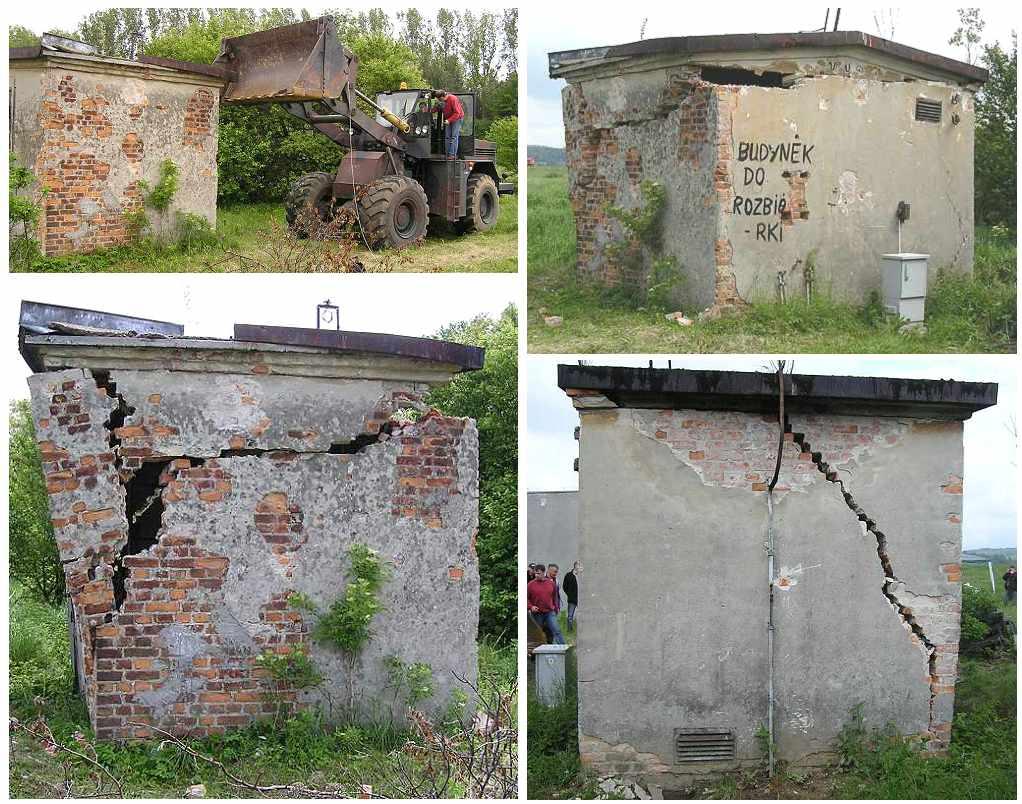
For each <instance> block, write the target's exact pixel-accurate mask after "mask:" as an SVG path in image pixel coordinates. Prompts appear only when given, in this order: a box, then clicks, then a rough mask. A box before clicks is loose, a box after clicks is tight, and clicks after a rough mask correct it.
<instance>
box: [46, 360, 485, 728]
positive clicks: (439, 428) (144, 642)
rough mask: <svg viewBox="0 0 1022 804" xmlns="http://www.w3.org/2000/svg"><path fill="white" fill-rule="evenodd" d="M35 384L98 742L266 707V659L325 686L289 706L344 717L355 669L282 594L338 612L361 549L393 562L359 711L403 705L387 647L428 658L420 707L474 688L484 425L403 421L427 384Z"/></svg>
mask: <svg viewBox="0 0 1022 804" xmlns="http://www.w3.org/2000/svg"><path fill="white" fill-rule="evenodd" d="M29 384H30V387H31V392H32V409H33V416H34V418H35V423H36V429H37V434H38V438H39V442H40V449H41V451H42V459H43V469H44V472H45V475H46V482H47V491H48V492H49V495H50V508H51V513H52V517H53V524H54V530H55V536H56V539H57V541H58V547H59V551H60V556H61V559H62V561H64V566H65V572H66V573H67V580H68V589H69V592H70V595H71V601H72V607H73V610H74V615H75V628H76V631H77V637H78V643H79V653H80V660H81V664H82V667H83V668H84V675H85V678H84V687H85V693H86V700H87V703H88V707H89V711H90V715H91V717H92V722H93V725H94V727H95V728H96V732H97V736H98V737H99V738H100V739H123V738H129V737H144V736H149V735H150V733H151V732H150V729H149V726H158V727H160V728H163V729H167V730H171V731H174V732H178V733H183V732H185V731H188V732H189V733H191V734H193V735H194V734H208V733H214V732H222V731H224V730H225V729H227V728H231V727H235V726H243V725H245V724H247V723H249V722H251V721H252V720H253V719H255V718H258V717H262V716H264V715H268V714H270V713H271V712H273V711H274V707H275V704H274V703H273V701H272V697H273V696H272V695H271V691H272V690H271V683H272V682H270V680H269V679H268V678H267V676H266V674H265V672H264V671H263V670H262V669H260V668H259V667H258V666H257V662H256V660H257V658H258V657H259V656H260V655H261V654H263V653H264V652H267V651H272V652H277V653H284V652H289V651H293V650H301V651H304V652H306V653H308V655H309V656H310V657H311V659H312V660H313V663H314V664H315V666H316V667H317V669H318V670H319V671H320V672H321V673H322V674H323V676H324V677H325V682H324V683H323V685H322V686H321V687H319V688H317V689H314V690H312V691H309V692H304V693H303V692H299V691H296V690H291V689H286V688H285V689H284V690H283V691H282V696H283V697H284V699H285V700H293V701H295V702H296V704H297V706H299V707H302V706H310V705H314V704H321V705H323V706H324V708H325V709H326V711H327V714H328V715H329V716H333V717H337V716H339V715H340V714H341V711H340V710H339V708H342V707H343V706H344V705H345V702H346V701H347V682H348V679H349V672H348V669H347V666H346V664H345V662H344V660H343V657H342V655H341V654H340V653H339V651H337V650H336V649H335V648H331V647H330V646H328V645H324V644H321V643H319V642H317V641H315V640H314V639H313V638H312V629H313V627H314V623H315V616H314V615H310V614H308V613H307V612H303V611H300V610H297V609H295V608H293V607H292V605H291V603H290V601H289V598H290V596H291V595H292V594H293V593H296V592H297V593H302V594H304V595H307V596H308V597H309V598H310V599H311V600H312V601H313V602H314V603H315V604H316V606H317V607H318V608H319V609H320V610H326V609H327V608H328V607H329V605H330V604H331V603H332V602H333V601H335V600H336V599H337V598H338V597H339V596H340V595H342V594H343V593H344V588H345V575H346V572H347V570H348V561H347V556H346V553H347V550H348V548H349V547H350V546H351V545H353V544H356V543H360V544H365V545H367V546H369V547H370V548H372V549H374V550H376V551H377V552H378V553H379V555H380V557H381V558H382V559H383V560H384V561H385V562H386V563H387V564H388V565H389V567H390V570H391V578H390V580H389V581H388V582H387V583H386V584H385V585H384V587H383V591H382V594H381V602H382V603H383V605H384V606H385V609H384V611H383V612H382V613H380V614H378V615H377V616H376V617H375V618H374V620H373V623H372V627H373V632H374V635H373V637H372V639H371V640H370V641H369V643H368V646H367V647H366V648H365V650H364V652H363V653H362V655H361V656H360V658H359V660H358V662H357V664H356V667H355V674H354V676H353V685H354V688H355V690H356V692H357V701H358V706H359V707H360V708H361V709H362V710H363V711H368V710H369V709H370V707H372V706H375V705H380V706H381V707H382V709H383V711H384V712H386V711H387V710H388V708H389V707H390V706H391V701H392V696H393V691H392V690H386V691H385V686H386V684H387V671H386V667H385V664H384V658H385V657H387V656H390V655H393V656H397V657H398V658H399V659H401V660H402V661H404V662H406V663H411V662H425V663H427V664H429V665H430V666H431V667H432V670H433V676H434V689H435V694H434V696H433V697H432V698H431V699H430V700H429V701H427V702H426V703H425V706H426V708H427V709H428V710H434V711H435V710H438V709H440V708H442V707H444V706H445V705H446V704H447V703H448V702H449V700H450V699H451V694H452V692H453V690H454V689H455V688H456V687H460V685H459V684H458V682H457V681H455V679H454V677H453V675H452V672H454V673H458V674H459V675H461V676H463V677H465V678H467V679H469V680H470V681H471V680H474V679H475V677H476V663H477V662H476V630H477V625H478V605H479V574H478V562H477V559H476V555H475V533H476V529H477V526H478V468H477V464H478V441H477V435H476V429H475V424H474V423H473V422H472V421H471V420H467V419H454V418H446V417H444V416H441V415H440V414H438V413H436V412H435V411H434V412H431V413H428V414H427V415H425V416H423V417H422V418H421V419H420V420H419V421H417V422H415V423H408V422H404V423H402V422H398V421H397V420H394V419H391V418H390V417H391V416H392V414H394V413H395V412H396V411H397V410H400V409H402V408H409V407H421V402H420V401H419V398H420V395H421V393H422V392H424V391H425V390H426V386H424V385H421V386H420V385H418V384H414V383H408V384H401V383H398V382H387V381H368V380H367V381H358V380H351V381H346V382H334V383H332V384H329V383H327V382H326V381H324V380H319V379H309V378H299V377H286V376H274V375H267V376H246V375H241V374H237V375H231V374H217V375H203V374H198V373H188V372H183V373H182V372H166V371H156V370H154V371H124V372H119V371H116V370H114V371H112V372H111V373H110V375H109V376H100V377H99V383H97V378H96V377H94V376H93V375H92V373H91V372H89V371H88V370H82V369H69V370H63V371H53V372H47V373H42V374H36V375H34V376H32V377H31V378H30V380H29ZM328 384H329V385H330V388H329V389H328V388H326V387H325V386H326V385H328ZM463 691H466V692H467V690H463ZM398 697H399V700H398V703H397V704H396V707H397V708H395V710H394V714H395V716H399V715H400V707H401V702H400V696H398ZM134 723H138V724H141V725H138V726H135V725H132V724H134Z"/></svg>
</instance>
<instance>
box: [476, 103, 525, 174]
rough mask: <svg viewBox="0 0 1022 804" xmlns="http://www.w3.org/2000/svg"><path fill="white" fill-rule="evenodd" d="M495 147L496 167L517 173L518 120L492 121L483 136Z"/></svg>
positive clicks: (510, 118)
mask: <svg viewBox="0 0 1022 804" xmlns="http://www.w3.org/2000/svg"><path fill="white" fill-rule="evenodd" d="M484 138H485V139H488V140H492V141H493V142H494V143H495V144H496V146H497V165H498V166H500V167H501V168H503V169H504V170H507V171H510V172H511V173H514V174H517V173H518V118H517V117H501V118H499V119H498V120H494V121H493V123H492V124H491V125H490V128H489V130H488V131H487V132H486V134H485V135H484Z"/></svg>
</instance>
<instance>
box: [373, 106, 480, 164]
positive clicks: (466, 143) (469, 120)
mask: <svg viewBox="0 0 1022 804" xmlns="http://www.w3.org/2000/svg"><path fill="white" fill-rule="evenodd" d="M454 94H455V95H457V97H458V100H460V101H461V107H462V109H464V110H465V119H464V121H463V122H462V124H461V137H460V139H459V141H458V156H459V157H461V158H462V159H471V158H472V157H473V156H474V155H475V108H476V96H475V94H474V93H471V92H466V93H460V92H456V93H454ZM376 103H377V104H378V105H380V106H382V107H383V108H384V109H386V110H387V111H388V112H390V113H391V114H395V115H397V116H398V117H400V118H402V119H404V120H407V121H408V124H409V125H410V126H411V127H412V130H411V132H410V134H409V135H407V136H410V137H412V138H414V139H415V140H419V141H421V140H422V139H424V138H428V143H429V145H428V148H426V147H423V148H422V150H421V152H419V153H417V154H416V153H415V152H416V151H418V150H419V149H416V148H413V149H411V150H410V153H413V154H415V155H417V156H428V155H431V154H432V155H440V154H443V153H445V151H446V149H445V147H444V118H443V114H442V111H441V105H440V103H439V101H437V100H435V99H434V98H433V90H431V89H397V90H392V91H390V92H381V93H380V94H379V95H377V96H376ZM376 122H377V123H379V124H380V125H381V126H385V127H386V128H393V127H392V126H391V124H390V123H388V122H387V121H386V120H385V119H384V118H383V116H382V115H377V116H376ZM423 145H424V146H425V143H423Z"/></svg>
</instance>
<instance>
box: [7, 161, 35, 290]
mask: <svg viewBox="0 0 1022 804" xmlns="http://www.w3.org/2000/svg"><path fill="white" fill-rule="evenodd" d="M33 184H35V176H34V175H33V174H32V171H30V170H29V169H28V168H26V167H22V166H21V165H19V164H18V157H17V155H16V154H15V153H14V151H11V152H10V171H9V173H8V176H7V185H8V200H7V205H8V206H7V228H8V236H9V238H10V253H9V259H8V262H9V263H10V266H11V267H12V268H15V269H22V270H23V269H25V268H28V267H29V266H30V265H31V264H32V262H33V261H34V260H35V259H36V258H38V257H39V256H40V253H41V252H40V251H39V244H38V243H37V242H36V240H35V237H34V235H35V225H36V221H38V220H39V214H40V213H41V212H42V209H41V208H40V206H39V204H37V203H35V202H34V201H33V200H32V199H31V198H26V197H25V196H24V195H22V194H21V193H22V190H27V189H28V188H29V187H31V186H32V185H33Z"/></svg>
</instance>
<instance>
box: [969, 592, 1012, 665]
mask: <svg viewBox="0 0 1022 804" xmlns="http://www.w3.org/2000/svg"><path fill="white" fill-rule="evenodd" d="M1014 649H1015V628H1014V625H1013V623H1012V622H1011V620H1009V619H1007V618H1006V617H1005V616H1004V612H1003V611H1002V610H1001V601H1000V599H999V598H998V597H997V596H996V595H995V594H994V593H993V592H990V591H988V590H986V589H977V588H976V587H975V586H972V585H970V584H965V585H963V586H962V638H961V652H962V654H963V655H966V656H980V655H989V654H996V653H1006V652H1007V653H1010V652H1013V651H1014Z"/></svg>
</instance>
